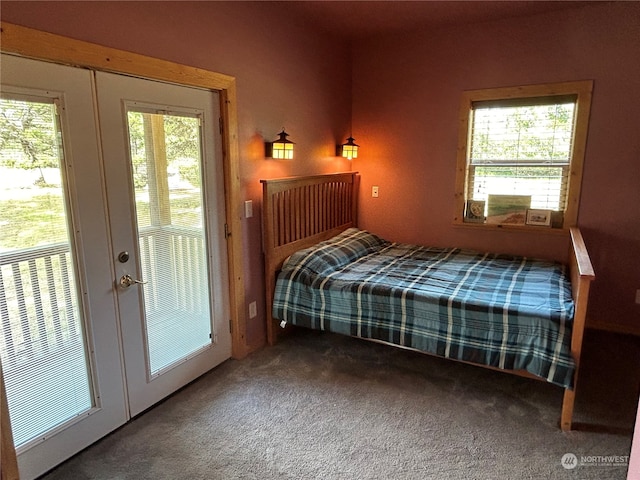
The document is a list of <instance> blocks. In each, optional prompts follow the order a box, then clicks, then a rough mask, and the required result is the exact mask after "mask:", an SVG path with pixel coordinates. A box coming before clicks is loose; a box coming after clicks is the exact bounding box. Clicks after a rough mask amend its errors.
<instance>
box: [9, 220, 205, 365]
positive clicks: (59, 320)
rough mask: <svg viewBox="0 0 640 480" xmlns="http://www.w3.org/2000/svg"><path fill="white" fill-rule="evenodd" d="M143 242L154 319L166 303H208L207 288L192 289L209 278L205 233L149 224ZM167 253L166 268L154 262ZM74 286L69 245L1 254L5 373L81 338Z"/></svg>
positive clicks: (191, 308)
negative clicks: (205, 300)
mask: <svg viewBox="0 0 640 480" xmlns="http://www.w3.org/2000/svg"><path fill="white" fill-rule="evenodd" d="M139 245H140V258H141V265H142V272H141V273H142V278H143V279H144V280H145V281H146V282H147V285H145V295H146V297H145V298H146V302H145V308H146V313H147V317H148V320H149V319H152V318H154V314H155V313H157V310H158V309H159V308H160V306H161V303H162V304H164V306H165V307H166V305H167V301H169V303H170V304H171V305H173V306H174V308H175V309H176V310H180V311H188V312H193V313H198V312H199V310H200V308H201V307H200V306H201V305H202V302H201V300H202V299H201V298H199V297H198V295H200V292H202V291H203V289H201V288H192V287H193V286H194V285H195V286H198V287H199V286H202V285H206V282H207V276H206V269H202V268H200V267H201V265H202V262H203V261H205V259H206V255H205V250H204V241H203V240H202V238H201V235H200V236H199V232H198V233H194V232H192V231H190V230H189V229H185V228H177V227H164V228H153V227H151V228H146V229H144V230H142V231H141V232H140V241H139ZM167 252H168V253H167ZM167 254H168V255H169V258H168V260H169V261H168V262H162V263H166V268H164V267H163V268H162V269H160V268H158V267H157V266H155V263H156V262H152V261H151V259H152V258H153V257H154V256H156V255H162V256H165V255H167ZM89 274H90V272H89ZM161 275H168V276H169V277H168V278H169V279H170V282H169V284H170V285H172V288H171V291H170V292H169V293H167V292H166V290H164V291H162V292H160V291H158V289H157V285H159V284H160V282H157V281H156V279H158V278H159V277H160V276H161ZM163 283H165V285H166V283H167V282H163ZM74 284H75V279H74V276H73V269H72V259H71V253H70V249H69V245H68V244H65V243H61V244H54V245H47V246H45V247H34V248H29V249H25V250H18V251H12V252H8V253H2V254H0V319H1V324H2V325H1V327H2V328H1V329H2V335H1V338H0V358H1V360H2V365H3V368H4V370H5V373H7V371H8V370H10V369H11V368H15V367H17V366H18V365H19V364H22V363H24V362H29V361H32V360H35V359H38V358H42V357H43V356H46V355H47V354H48V353H55V352H56V351H58V349H60V348H62V347H63V346H64V345H65V344H66V343H67V342H77V341H78V340H80V335H81V332H82V327H81V325H80V318H78V316H77V314H75V312H76V311H77V310H78V309H77V306H76V305H75V303H76V300H75V297H76V296H75V292H74V291H73V289H74V288H75V287H74ZM204 291H206V288H204ZM194 292H195V293H194Z"/></svg>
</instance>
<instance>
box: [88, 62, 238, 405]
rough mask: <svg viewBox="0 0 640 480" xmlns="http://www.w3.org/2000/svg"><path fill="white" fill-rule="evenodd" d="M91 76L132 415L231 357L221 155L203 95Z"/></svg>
mask: <svg viewBox="0 0 640 480" xmlns="http://www.w3.org/2000/svg"><path fill="white" fill-rule="evenodd" d="M96 80H97V93H98V95H97V97H98V111H99V119H100V132H101V138H102V145H103V154H104V164H105V179H106V184H107V197H108V205H109V216H110V219H111V237H112V239H113V248H114V252H115V257H116V262H115V272H116V275H115V278H116V283H117V285H118V287H117V288H116V292H117V298H118V306H119V312H120V319H121V328H122V341H123V351H124V361H125V367H126V383H127V392H128V396H129V409H130V413H131V415H132V416H133V415H137V414H138V413H140V412H142V411H143V410H145V409H146V408H148V407H149V406H151V405H153V404H154V403H156V402H157V401H158V400H160V399H162V398H164V397H165V396H167V395H168V394H170V393H172V392H174V391H175V390H176V389H178V388H180V387H181V386H183V385H184V384H185V383H187V382H188V381H191V380H193V379H194V378H196V377H198V376H200V375H202V374H203V373H205V372H206V371H207V370H209V369H211V367H212V366H213V365H217V364H219V363H221V362H222V361H224V360H226V359H227V358H229V357H230V356H231V335H230V331H229V320H228V319H229V313H228V306H227V302H226V301H224V299H226V298H228V293H227V290H226V288H227V286H228V283H227V271H226V268H227V261H226V257H225V253H226V250H225V245H224V242H225V240H224V214H223V213H222V212H224V188H223V175H222V162H215V160H214V159H215V158H216V157H217V158H221V157H220V155H221V154H222V152H221V151H220V142H214V138H213V135H202V132H204V131H210V132H213V131H216V130H218V129H217V128H214V125H217V121H218V120H217V119H218V118H219V113H218V109H219V103H218V99H217V95H214V94H212V93H211V92H209V91H206V90H198V89H193V88H185V87H179V86H175V85H169V84H164V83H159V82H152V81H149V80H141V79H136V78H131V77H125V76H122V75H113V74H108V73H102V72H97V73H96ZM216 150H218V151H217V152H216ZM216 153H217V155H216ZM141 314H142V315H141ZM141 317H142V321H141ZM141 345H144V346H145V348H140V346H141Z"/></svg>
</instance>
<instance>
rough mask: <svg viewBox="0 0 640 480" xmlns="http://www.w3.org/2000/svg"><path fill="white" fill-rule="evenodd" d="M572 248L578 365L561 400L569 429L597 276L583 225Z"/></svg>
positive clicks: (563, 423)
mask: <svg viewBox="0 0 640 480" xmlns="http://www.w3.org/2000/svg"><path fill="white" fill-rule="evenodd" d="M570 234H571V248H570V250H569V273H570V276H571V290H572V292H573V301H574V304H575V312H574V316H573V326H572V334H571V354H572V356H573V360H574V362H575V365H576V369H575V372H574V374H573V390H571V389H569V388H565V390H564V397H563V400H562V414H561V416H560V428H561V429H562V431H564V432H566V431H569V430H571V424H572V418H573V406H574V402H575V397H576V388H577V385H578V371H579V367H580V354H581V353H582V340H583V337H584V328H585V321H586V315H587V301H588V299H589V287H590V285H591V282H592V281H593V280H594V279H595V274H594V271H593V267H592V265H591V260H590V259H589V254H588V252H587V248H586V246H585V244H584V240H583V238H582V234H581V233H580V229H578V228H577V227H571V229H570Z"/></svg>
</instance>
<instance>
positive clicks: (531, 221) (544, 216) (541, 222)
mask: <svg viewBox="0 0 640 480" xmlns="http://www.w3.org/2000/svg"><path fill="white" fill-rule="evenodd" d="M526 224H527V225H537V226H540V227H551V210H543V209H538V208H530V209H528V210H527V221H526Z"/></svg>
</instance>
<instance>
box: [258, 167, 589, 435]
mask: <svg viewBox="0 0 640 480" xmlns="http://www.w3.org/2000/svg"><path fill="white" fill-rule="evenodd" d="M261 183H262V187H263V203H262V223H263V231H262V235H263V249H264V262H265V284H266V305H267V340H268V342H269V344H270V345H273V344H274V343H275V342H276V340H277V337H278V333H277V332H278V328H279V327H278V323H277V321H276V320H274V319H273V317H272V312H271V306H272V304H273V295H274V290H275V281H276V276H277V274H278V272H279V270H280V268H281V267H282V264H283V262H284V260H285V259H286V258H287V257H288V256H289V255H291V254H292V253H294V252H296V251H297V250H300V249H302V248H306V247H309V246H311V245H314V244H316V243H318V242H321V241H323V240H327V239H329V238H331V237H333V236H335V235H337V234H338V233H340V232H342V231H343V230H346V229H347V228H349V227H355V226H357V218H358V211H357V203H358V202H357V195H358V186H359V183H360V177H359V176H358V173H357V172H348V173H336V174H328V175H312V176H305V177H289V178H279V179H273V180H261ZM570 236H571V248H570V249H569V262H568V265H569V271H570V277H571V288H572V291H573V300H574V303H575V314H574V319H573V326H572V336H571V354H572V356H573V358H574V361H575V365H576V369H575V374H574V381H573V390H571V389H568V388H566V389H565V391H564V397H563V401H562V413H561V416H560V427H561V428H562V430H563V431H567V430H571V423H572V417H573V406H574V402H575V392H576V386H577V380H578V369H579V365H580V354H581V350H582V339H583V335H584V328H585V318H586V313H587V301H588V297H589V286H590V284H591V282H592V281H593V280H594V279H595V275H594V272H593V267H592V266H591V261H590V259H589V254H588V252H587V249H586V247H585V244H584V240H583V239H582V234H581V233H580V230H579V229H578V228H577V227H571V228H570ZM383 343H384V342H383ZM389 345H391V344H389ZM420 353H425V352H420ZM450 360H455V359H450ZM455 361H458V360H455ZM464 363H469V362H464ZM473 365H477V366H481V367H484V368H489V369H492V370H498V371H501V372H507V373H512V374H515V375H520V376H525V377H528V378H533V379H536V380H544V381H546V379H541V378H539V377H536V376H535V375H532V374H530V373H528V372H525V371H523V370H501V369H498V368H495V367H489V366H486V365H479V364H475V363H474V364H473Z"/></svg>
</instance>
